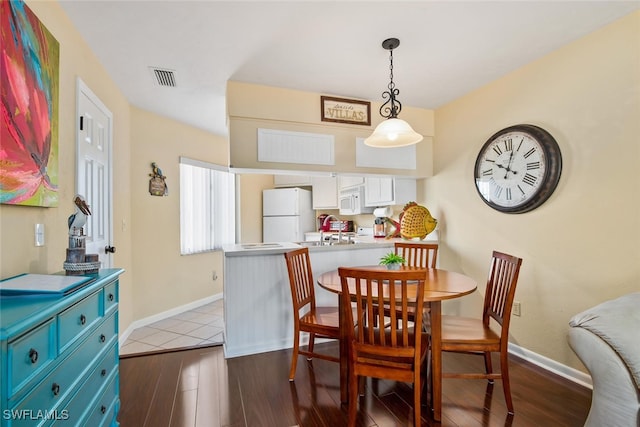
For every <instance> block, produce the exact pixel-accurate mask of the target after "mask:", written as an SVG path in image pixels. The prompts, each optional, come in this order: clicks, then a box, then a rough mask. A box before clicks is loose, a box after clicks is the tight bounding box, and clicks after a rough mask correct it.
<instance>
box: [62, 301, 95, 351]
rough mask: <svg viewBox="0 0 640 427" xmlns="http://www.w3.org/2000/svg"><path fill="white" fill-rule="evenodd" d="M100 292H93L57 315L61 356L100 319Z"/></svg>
mask: <svg viewBox="0 0 640 427" xmlns="http://www.w3.org/2000/svg"><path fill="white" fill-rule="evenodd" d="M101 296H102V292H95V293H93V294H91V295H89V296H88V297H86V298H85V299H83V300H82V301H80V302H78V303H76V304H74V305H72V306H71V307H69V308H68V309H66V310H65V311H63V312H62V313H60V314H59V315H58V345H59V346H60V354H62V353H63V352H64V351H65V350H66V349H67V348H68V347H69V346H70V345H71V344H73V343H74V342H76V340H79V339H81V338H82V337H83V336H84V334H85V333H87V332H88V331H90V330H91V326H93V325H94V324H95V323H96V322H98V321H99V320H100V319H101V311H100V304H101V300H100V299H101Z"/></svg>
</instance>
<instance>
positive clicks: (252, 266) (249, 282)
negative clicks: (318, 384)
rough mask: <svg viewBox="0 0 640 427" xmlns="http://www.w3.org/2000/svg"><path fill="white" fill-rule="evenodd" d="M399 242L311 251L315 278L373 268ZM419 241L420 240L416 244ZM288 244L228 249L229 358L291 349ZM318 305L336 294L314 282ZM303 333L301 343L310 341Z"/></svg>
mask: <svg viewBox="0 0 640 427" xmlns="http://www.w3.org/2000/svg"><path fill="white" fill-rule="evenodd" d="M396 240H401V239H368V240H362V241H361V242H359V243H357V244H351V245H333V246H312V247H310V248H309V256H310V258H311V266H312V268H313V275H314V277H317V276H319V275H320V274H322V273H324V272H326V271H329V270H334V269H336V268H338V267H340V266H357V265H375V264H378V261H379V260H380V258H381V257H382V256H384V255H385V254H386V253H388V252H389V251H392V250H393V249H392V248H393V245H394V242H395V241H396ZM421 242H422V243H433V242H434V241H433V240H425V241H421ZM417 243H420V242H417ZM300 247H301V246H300V245H298V244H295V243H290V242H278V243H249V244H235V245H228V246H224V247H223V251H224V290H223V298H224V317H225V337H224V352H225V357H227V358H230V357H237V356H244V355H248V354H255V353H262V352H267V351H273V350H281V349H284V348H291V347H292V346H293V308H292V304H291V291H290V288H289V278H288V274H287V267H286V263H285V260H284V256H283V254H284V253H285V252H288V251H290V250H293V249H298V248H300ZM316 302H317V304H318V305H324V306H335V307H337V306H338V296H337V295H336V294H333V293H330V292H328V291H325V290H324V289H322V288H320V287H319V286H318V285H317V283H316ZM306 338H307V337H306V334H303V339H306Z"/></svg>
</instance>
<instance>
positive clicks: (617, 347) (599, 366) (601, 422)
mask: <svg viewBox="0 0 640 427" xmlns="http://www.w3.org/2000/svg"><path fill="white" fill-rule="evenodd" d="M569 325H570V326H571V328H570V329H569V344H570V345H571V348H572V349H573V351H575V353H576V354H577V355H578V357H579V358H580V360H581V361H582V363H584V365H585V366H586V368H587V369H588V370H589V373H590V374H591V379H592V382H593V395H592V398H591V409H590V411H589V417H588V418H587V422H586V423H585V426H588V427H606V426H611V427H626V426H629V427H638V426H640V292H637V293H632V294H628V295H624V296H622V297H619V298H616V299H614V300H610V301H606V302H604V303H602V304H599V305H597V306H595V307H593V308H590V309H588V310H586V311H583V312H582V313H579V314H576V315H575V316H573V318H572V319H571V320H570V321H569Z"/></svg>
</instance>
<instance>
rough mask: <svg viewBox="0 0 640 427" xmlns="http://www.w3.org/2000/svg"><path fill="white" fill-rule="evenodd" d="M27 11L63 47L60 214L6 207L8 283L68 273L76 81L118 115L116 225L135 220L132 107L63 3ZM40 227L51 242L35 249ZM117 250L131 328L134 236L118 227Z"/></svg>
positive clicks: (1, 235) (0, 237)
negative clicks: (14, 277)
mask: <svg viewBox="0 0 640 427" xmlns="http://www.w3.org/2000/svg"><path fill="white" fill-rule="evenodd" d="M27 5H28V6H29V7H30V8H31V10H32V11H33V12H34V13H35V14H36V16H38V18H39V19H40V21H42V23H43V24H44V25H45V26H46V27H47V29H48V30H49V31H50V32H51V34H53V36H54V37H55V38H56V39H57V40H58V42H59V43H60V81H59V84H60V99H59V112H60V113H59V129H60V131H59V170H60V174H59V182H58V184H59V195H60V204H59V207H56V208H38V207H24V206H9V205H0V241H1V250H0V252H1V255H0V277H2V278H6V277H9V276H12V275H16V274H20V273H25V272H29V273H40V274H49V273H54V272H58V271H62V263H63V262H64V260H65V257H66V248H67V246H68V236H67V233H68V229H67V218H68V217H69V215H71V214H72V213H73V212H74V210H75V209H74V206H73V202H72V197H73V196H74V195H75V185H76V182H75V171H76V163H75V151H76V146H75V138H76V132H75V123H77V120H76V117H75V116H76V77H79V78H81V79H82V80H83V81H84V82H85V83H86V84H87V85H88V86H89V88H90V89H91V90H92V91H93V92H94V93H95V94H96V96H98V97H99V98H100V99H101V100H102V102H103V103H104V104H105V105H106V106H107V108H108V109H109V110H110V111H111V112H112V113H113V123H114V126H113V154H114V160H113V167H114V171H116V172H115V173H114V175H113V187H114V191H113V199H114V203H113V215H114V224H119V223H121V221H123V220H124V221H126V222H130V220H131V206H130V194H129V183H130V175H129V170H130V167H129V163H130V155H129V149H130V144H131V142H130V138H129V128H130V117H129V104H128V102H127V100H126V99H125V98H124V96H123V95H122V93H121V92H120V90H119V89H118V88H117V86H116V85H115V84H114V83H113V81H112V80H111V79H110V78H109V76H108V75H107V73H106V71H105V70H104V69H103V68H102V66H101V65H100V63H99V61H98V60H97V58H96V57H95V56H94V54H93V53H92V52H91V50H90V49H89V48H88V46H87V45H86V44H85V43H84V42H83V41H82V38H81V37H80V35H79V34H78V32H77V31H76V30H75V28H74V27H73V25H72V24H71V22H70V21H69V20H68V18H67V16H66V14H65V13H64V12H63V11H62V9H61V8H60V6H59V5H58V3H56V2H42V1H27ZM36 223H42V224H44V225H45V239H46V242H45V246H43V247H35V246H34V243H33V239H34V234H33V233H34V225H35V224H36ZM113 245H114V246H116V247H117V252H116V254H115V255H114V265H115V266H117V267H121V268H124V269H125V270H126V272H125V273H124V275H123V276H121V281H120V284H121V287H120V296H121V307H120V309H121V310H120V322H121V325H125V326H126V325H127V324H129V323H130V322H131V321H132V320H133V306H132V301H133V299H132V273H133V264H132V263H131V247H132V240H131V235H130V233H129V232H125V231H122V229H121V228H118V227H115V228H114V241H113Z"/></svg>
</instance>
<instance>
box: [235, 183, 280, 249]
mask: <svg viewBox="0 0 640 427" xmlns="http://www.w3.org/2000/svg"><path fill="white" fill-rule="evenodd" d="M239 177H240V180H239V181H240V201H239V206H240V212H239V214H240V227H239V228H240V230H241V234H240V236H239V237H240V238H239V239H238V241H239V243H252V242H262V190H265V189H268V188H274V187H273V175H262V174H243V175H239Z"/></svg>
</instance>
